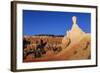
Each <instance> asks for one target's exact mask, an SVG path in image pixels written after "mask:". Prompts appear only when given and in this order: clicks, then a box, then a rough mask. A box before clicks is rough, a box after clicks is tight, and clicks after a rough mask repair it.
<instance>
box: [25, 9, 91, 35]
mask: <svg viewBox="0 0 100 73" xmlns="http://www.w3.org/2000/svg"><path fill="white" fill-rule="evenodd" d="M72 16H77V24H78V25H79V27H80V28H81V29H82V30H83V31H85V32H88V33H90V32H91V14H90V13H76V12H58V11H57V12H55V11H54V12H53V11H34V10H23V35H30V36H31V35H37V34H54V35H65V34H66V31H67V30H70V29H71V27H72Z"/></svg>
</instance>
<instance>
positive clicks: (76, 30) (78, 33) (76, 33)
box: [62, 16, 86, 45]
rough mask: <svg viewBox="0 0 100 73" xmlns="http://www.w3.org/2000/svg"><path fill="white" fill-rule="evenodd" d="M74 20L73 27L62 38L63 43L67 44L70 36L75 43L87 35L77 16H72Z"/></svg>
mask: <svg viewBox="0 0 100 73" xmlns="http://www.w3.org/2000/svg"><path fill="white" fill-rule="evenodd" d="M72 22H73V25H72V28H71V29H70V30H69V31H67V34H66V35H65V36H64V38H63V39H62V44H65V45H66V43H67V42H68V38H69V39H70V41H71V43H74V42H77V41H80V40H81V39H82V38H83V37H84V36H85V35H86V33H85V32H84V31H83V30H82V29H81V28H80V27H79V26H78V24H77V17H76V16H73V17H72Z"/></svg>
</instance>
